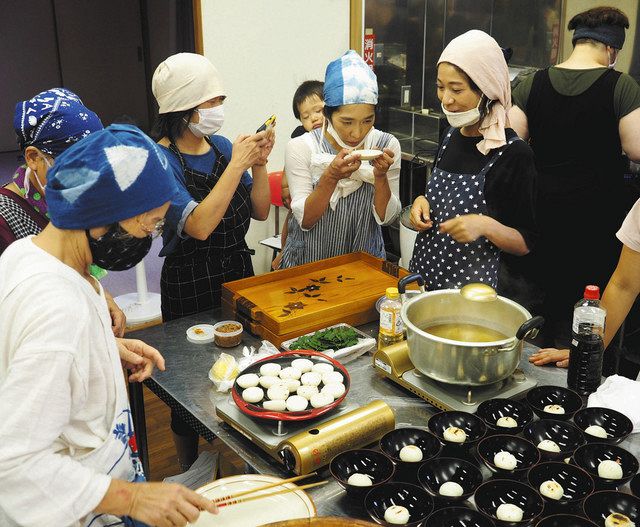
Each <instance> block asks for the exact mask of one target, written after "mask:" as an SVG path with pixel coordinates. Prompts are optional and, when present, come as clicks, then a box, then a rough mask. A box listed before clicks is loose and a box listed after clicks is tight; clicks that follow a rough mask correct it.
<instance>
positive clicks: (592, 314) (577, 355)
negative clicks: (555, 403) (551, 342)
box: [567, 285, 607, 395]
mask: <svg viewBox="0 0 640 527" xmlns="http://www.w3.org/2000/svg"><path fill="white" fill-rule="evenodd" d="M606 316H607V312H606V310H605V309H604V308H602V307H600V288H599V287H598V286H595V285H588V286H587V287H586V288H585V290H584V298H583V299H582V300H580V301H579V302H578V303H577V304H576V306H575V308H574V310H573V326H572V331H571V336H572V339H571V349H570V355H569V372H568V374H567V386H568V387H569V388H571V389H572V390H575V391H576V392H578V393H579V394H581V395H588V394H590V393H593V392H595V391H596V390H597V389H598V386H600V381H601V378H602V356H603V354H604V324H605V318H606Z"/></svg>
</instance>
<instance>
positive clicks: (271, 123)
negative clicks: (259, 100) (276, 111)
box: [256, 115, 276, 134]
mask: <svg viewBox="0 0 640 527" xmlns="http://www.w3.org/2000/svg"><path fill="white" fill-rule="evenodd" d="M275 125H276V116H275V115H272V116H271V117H269V118H268V119H267V120H266V121H265V122H264V123H262V124H261V125H260V128H258V129H257V130H256V134H259V133H260V132H262V131H264V130H266V129H267V128H268V127H270V126H271V127H273V126H275Z"/></svg>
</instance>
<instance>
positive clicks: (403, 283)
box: [398, 273, 424, 295]
mask: <svg viewBox="0 0 640 527" xmlns="http://www.w3.org/2000/svg"><path fill="white" fill-rule="evenodd" d="M413 282H417V284H418V286H419V287H420V292H421V293H424V278H422V275H421V274H418V273H413V274H410V275H407V276H405V277H404V278H401V279H400V280H398V293H400V294H401V295H404V294H405V293H406V291H407V286H408V285H409V284H412V283H413Z"/></svg>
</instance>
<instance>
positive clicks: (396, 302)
mask: <svg viewBox="0 0 640 527" xmlns="http://www.w3.org/2000/svg"><path fill="white" fill-rule="evenodd" d="M401 308H402V304H401V303H400V293H398V289H397V288H396V287H388V288H387V290H386V298H385V299H384V300H383V301H382V303H381V304H380V332H379V333H378V349H382V348H385V347H387V346H390V345H391V344H394V343H395V342H400V341H401V340H402V339H403V338H404V324H403V323H402V318H401V317H400V310H401Z"/></svg>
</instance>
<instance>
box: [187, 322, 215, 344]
mask: <svg viewBox="0 0 640 527" xmlns="http://www.w3.org/2000/svg"><path fill="white" fill-rule="evenodd" d="M214 339H215V331H214V329H213V326H212V325H211V324H196V325H195V326H191V327H190V328H189V329H188V330H187V340H188V341H189V342H193V343H194V344H209V343H210V342H213V340H214Z"/></svg>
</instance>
